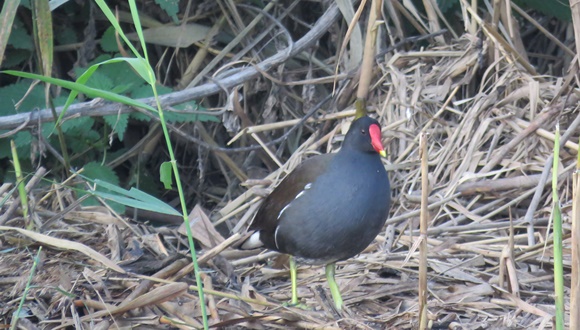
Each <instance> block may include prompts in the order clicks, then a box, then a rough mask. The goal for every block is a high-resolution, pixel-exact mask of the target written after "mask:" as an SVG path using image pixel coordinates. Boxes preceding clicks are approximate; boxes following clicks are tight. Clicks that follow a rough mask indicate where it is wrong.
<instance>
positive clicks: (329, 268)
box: [326, 262, 342, 310]
mask: <svg viewBox="0 0 580 330" xmlns="http://www.w3.org/2000/svg"><path fill="white" fill-rule="evenodd" d="M334 270H335V265H334V262H333V263H331V264H328V265H326V280H327V281H328V287H330V293H331V294H332V300H334V305H335V306H336V309H338V310H341V309H342V297H341V296H340V291H339V290H338V285H337V284H336V281H335V280H334Z"/></svg>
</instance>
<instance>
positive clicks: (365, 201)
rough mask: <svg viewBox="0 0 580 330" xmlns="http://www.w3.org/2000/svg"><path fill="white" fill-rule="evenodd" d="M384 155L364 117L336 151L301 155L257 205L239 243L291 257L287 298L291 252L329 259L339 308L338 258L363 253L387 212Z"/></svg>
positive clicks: (309, 259)
mask: <svg viewBox="0 0 580 330" xmlns="http://www.w3.org/2000/svg"><path fill="white" fill-rule="evenodd" d="M385 154H386V153H385V151H384V148H383V145H382V143H381V128H380V126H379V123H378V122H377V121H376V120H374V119H372V118H370V117H368V116H363V117H361V118H359V119H356V120H355V121H354V122H353V123H352V124H351V126H350V129H349V131H348V133H347V134H346V136H345V138H344V142H343V144H342V148H341V149H340V151H338V152H337V153H336V154H324V155H319V156H315V157H312V158H309V159H307V160H305V161H304V162H303V163H301V164H300V165H299V166H298V167H296V169H295V170H294V171H292V173H290V174H289V175H288V176H287V177H286V178H284V180H283V181H282V182H281V183H280V184H279V185H278V187H276V189H274V191H272V193H271V194H270V195H269V196H268V197H267V198H266V199H265V200H264V202H263V204H262V205H261V206H260V209H259V210H258V212H257V213H256V216H255V218H254V220H253V222H252V223H251V225H250V227H249V229H248V232H249V234H248V236H246V237H247V238H246V239H245V241H243V242H242V243H241V245H240V248H242V249H255V248H259V247H266V248H268V249H271V250H275V251H278V252H281V253H286V254H289V255H290V256H291V257H290V275H291V281H292V301H291V303H292V304H297V303H298V297H297V289H296V261H295V260H294V258H295V259H296V260H298V261H299V262H303V263H306V264H312V265H320V264H324V265H326V278H327V281H328V285H329V287H330V292H331V294H332V298H333V300H334V302H335V305H336V307H337V309H339V310H340V309H341V308H342V298H341V296H340V291H339V289H338V286H337V284H336V281H335V280H334V272H335V263H336V262H337V261H341V260H345V259H348V258H351V257H353V256H355V255H356V254H359V253H360V252H362V251H363V250H364V249H365V248H366V247H367V246H368V245H369V244H370V243H371V242H372V241H373V240H374V239H375V237H376V236H377V235H378V233H379V232H380V231H381V229H382V227H383V225H384V224H385V221H386V219H387V216H388V213H389V207H390V203H391V198H390V185H389V178H388V176H387V172H386V171H385V168H384V166H383V164H382V162H381V156H383V157H384V156H385ZM293 257H294V258H293Z"/></svg>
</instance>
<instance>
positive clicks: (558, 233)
mask: <svg viewBox="0 0 580 330" xmlns="http://www.w3.org/2000/svg"><path fill="white" fill-rule="evenodd" d="M559 163H560V125H556V135H555V138H554V162H553V163H552V199H553V202H554V295H555V302H556V327H555V328H556V330H564V312H565V311H564V262H563V257H562V213H561V210H560V200H559V197H558V165H559Z"/></svg>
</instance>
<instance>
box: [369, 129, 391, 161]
mask: <svg viewBox="0 0 580 330" xmlns="http://www.w3.org/2000/svg"><path fill="white" fill-rule="evenodd" d="M369 135H370V137H371V145H372V146H373V148H374V149H375V150H376V152H378V153H379V155H381V156H382V157H387V153H386V151H385V148H384V147H383V143H382V142H381V128H380V127H379V125H377V124H372V125H371V126H370V127H369Z"/></svg>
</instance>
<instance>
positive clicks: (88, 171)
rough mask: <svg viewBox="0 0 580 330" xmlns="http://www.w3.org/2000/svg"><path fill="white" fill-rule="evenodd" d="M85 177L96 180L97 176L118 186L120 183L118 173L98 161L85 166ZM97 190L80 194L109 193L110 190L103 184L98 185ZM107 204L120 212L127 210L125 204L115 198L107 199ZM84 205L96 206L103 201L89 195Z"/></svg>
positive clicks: (80, 193)
mask: <svg viewBox="0 0 580 330" xmlns="http://www.w3.org/2000/svg"><path fill="white" fill-rule="evenodd" d="M82 177H83V178H86V179H88V181H92V182H94V180H96V179H97V178H99V180H101V181H102V182H108V183H109V184H112V185H115V186H118V185H119V177H118V176H117V174H116V173H115V172H114V171H113V170H112V169H110V168H108V167H106V166H104V165H101V164H99V163H97V162H90V163H87V164H86V165H85V166H84V167H83V175H82ZM95 189H96V190H91V191H86V190H83V191H79V196H84V195H86V194H91V195H96V196H100V195H99V193H104V194H105V193H107V192H108V191H109V190H108V189H106V188H104V187H103V185H100V186H97V187H96V188H95ZM107 204H108V205H109V206H110V207H111V208H112V209H113V210H115V212H118V213H124V212H125V206H124V205H123V204H119V203H118V202H117V201H115V199H111V200H107ZM82 205H84V206H94V205H101V203H100V202H99V201H98V200H97V199H96V198H94V197H89V198H87V199H85V200H84V201H83V203H82Z"/></svg>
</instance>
